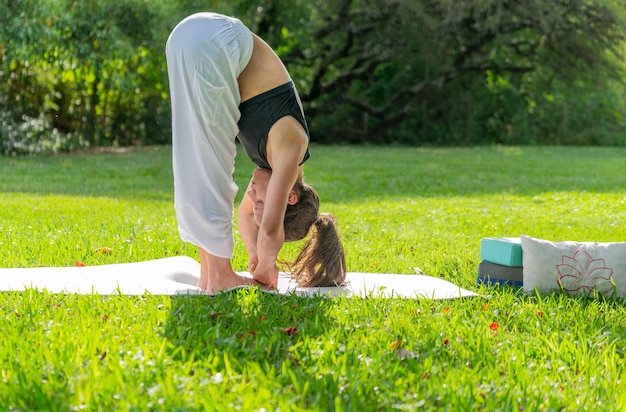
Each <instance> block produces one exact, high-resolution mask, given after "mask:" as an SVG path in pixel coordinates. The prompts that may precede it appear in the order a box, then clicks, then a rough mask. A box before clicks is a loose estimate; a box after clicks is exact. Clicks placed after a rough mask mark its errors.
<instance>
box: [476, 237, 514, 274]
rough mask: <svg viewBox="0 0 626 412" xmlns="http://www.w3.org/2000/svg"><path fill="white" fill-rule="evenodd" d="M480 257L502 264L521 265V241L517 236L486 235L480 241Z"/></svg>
mask: <svg viewBox="0 0 626 412" xmlns="http://www.w3.org/2000/svg"><path fill="white" fill-rule="evenodd" d="M480 259H481V260H483V261H486V262H491V263H495V264H498V265H504V266H519V267H521V266H522V242H521V239H520V238H518V237H499V238H493V237H486V238H483V239H481V241H480Z"/></svg>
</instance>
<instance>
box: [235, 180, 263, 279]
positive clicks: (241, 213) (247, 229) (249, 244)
mask: <svg viewBox="0 0 626 412" xmlns="http://www.w3.org/2000/svg"><path fill="white" fill-rule="evenodd" d="M248 190H249V186H248ZM248 190H246V192H247V191H248ZM237 225H238V227H239V234H240V236H241V239H242V240H243V244H244V246H245V247H246V251H247V252H248V257H249V259H248V271H249V272H251V273H252V272H254V270H255V269H256V265H257V263H258V261H259V258H258V256H257V250H256V244H257V236H258V233H259V226H258V225H257V224H256V222H255V221H254V204H253V203H252V200H251V199H250V197H249V196H248V195H247V194H244V196H243V199H242V200H241V204H240V205H239V209H237Z"/></svg>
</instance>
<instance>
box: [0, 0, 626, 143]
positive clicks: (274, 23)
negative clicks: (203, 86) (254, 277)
mask: <svg viewBox="0 0 626 412" xmlns="http://www.w3.org/2000/svg"><path fill="white" fill-rule="evenodd" d="M0 8H1V9H2V10H4V12H3V13H2V14H1V15H0V124H1V127H0V152H1V153H4V154H8V155H16V154H28V153H39V152H58V151H70V150H74V149H81V148H87V147H96V146H129V145H138V144H141V145H155V144H167V143H169V142H170V139H171V129H170V124H171V115H170V106H169V90H168V83H167V73H166V64H165V53H164V47H165V42H166V40H167V36H168V35H169V33H170V31H171V30H172V28H173V27H174V26H175V25H176V23H178V22H179V21H180V20H181V19H182V18H184V17H185V16H187V15H189V14H191V13H193V12H197V11H207V10H211V11H217V12H221V13H224V14H227V15H232V16H236V17H238V18H240V19H241V20H242V21H243V22H244V23H245V24H246V25H248V26H249V27H250V28H251V29H252V30H253V31H254V32H256V33H258V34H259V35H260V36H261V37H263V38H264V39H266V40H267V41H268V43H269V44H270V45H271V46H272V47H273V48H274V49H275V50H276V51H277V53H278V54H279V55H280V57H281V58H282V59H283V61H284V62H285V64H286V66H287V67H288V69H289V71H290V73H291V74H292V77H293V78H294V81H295V83H296V85H297V87H298V90H299V92H300V95H301V97H302V101H303V104H304V107H305V112H306V114H307V118H308V121H309V123H310V126H311V127H310V128H311V130H312V136H311V139H312V142H313V143H319V144H328V143H332V144H338V143H342V144H343V143H368V144H376V145H383V144H384V145H389V144H398V145H414V146H416V145H419V146H425V145H428V146H434V145H436V146H441V145H446V146H452V145H454V146H459V145H462V146H470V145H492V144H505V145H520V144H524V145H526V144H550V145H552V144H567V145H613V146H616V145H620V146H623V145H624V144H626V137H625V131H626V118H625V116H626V102H625V98H624V97H625V93H626V91H625V89H624V79H626V75H625V72H624V69H625V67H626V66H625V62H624V59H623V53H624V51H625V33H626V8H625V7H624V4H623V1H618V0H596V1H580V0H559V1H544V0H528V1H523V2H520V1H515V0H473V1H465V2H459V1H457V0H415V1H399V0H315V1H310V0H290V1H286V0H235V1H217V0H213V1H198V0H181V1H165V0H152V1H146V0H123V1H98V0H82V1H71V0H53V1H52V0H45V1H43V0H20V1H16V0H0Z"/></svg>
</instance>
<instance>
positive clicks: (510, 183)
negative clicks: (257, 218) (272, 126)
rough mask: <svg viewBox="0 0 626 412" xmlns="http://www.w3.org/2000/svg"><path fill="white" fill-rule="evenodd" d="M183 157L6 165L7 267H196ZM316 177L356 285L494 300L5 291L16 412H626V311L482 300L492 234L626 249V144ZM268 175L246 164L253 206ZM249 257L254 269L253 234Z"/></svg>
mask: <svg viewBox="0 0 626 412" xmlns="http://www.w3.org/2000/svg"><path fill="white" fill-rule="evenodd" d="M170 157H171V152H170V149H169V148H168V147H155V148H145V149H138V150H131V151H127V152H125V151H121V152H119V153H110V152H109V153H106V152H104V153H77V154H70V155H58V156H45V157H27V158H1V157H0V204H1V205H2V207H1V208H0V248H1V250H2V252H1V253H0V257H1V260H0V266H2V267H33V266H40V265H45V266H74V265H75V264H76V262H77V261H79V262H82V263H84V264H86V265H97V264H104V263H119V262H134V261H142V260H148V259H156V258H161V257H168V256H175V255H188V256H192V257H196V258H197V252H196V250H195V249H194V248H193V247H192V246H191V245H188V244H184V243H182V242H181V241H180V239H179V237H178V233H177V230H176V220H175V216H174V207H173V183H172V175H171V161H170ZM305 169H306V170H305V178H306V179H307V180H308V181H310V182H311V183H313V184H314V186H315V187H316V188H317V190H318V192H319V193H320V197H321V199H322V210H323V211H327V212H332V213H334V214H335V215H336V216H337V218H338V220H339V225H340V228H341V232H342V240H343V243H344V247H345V250H346V258H347V264H348V269H349V270H350V271H362V272H377V273H402V274H411V273H415V269H414V268H420V269H421V270H422V271H423V272H424V273H426V274H428V275H431V276H437V277H441V278H444V279H446V280H450V281H453V282H455V283H456V284H458V285H459V286H462V287H464V288H467V289H471V290H474V291H477V292H478V293H480V294H481V295H483V296H484V297H482V298H470V299H462V300H450V301H432V300H428V299H422V300H403V299H379V298H368V299H360V298H337V299H327V298H300V297H296V296H273V295H267V294H264V293H260V292H258V291H256V290H248V291H239V292H236V293H230V294H225V295H222V296H218V297H214V298H206V297H198V296H195V297H190V296H187V297H176V298H171V297H165V296H149V295H148V296H143V297H128V296H97V295H90V296H76V295H70V294H50V293H47V292H46V291H37V290H30V291H28V292H25V293H2V294H0V331H1V332H2V336H3V340H2V344H0V410H83V409H85V410H107V411H108V410H136V411H145V410H168V411H170V410H178V411H186V410H225V409H238V410H245V411H247V410H278V409H280V410H282V411H285V410H321V411H326V410H337V411H341V410H358V411H374V410H394V409H397V410H469V409H479V410H481V409H482V410H529V411H534V410H561V409H564V410H620V409H624V408H625V407H626V391H624V388H625V384H624V382H623V374H624V370H625V367H624V359H623V358H624V351H625V348H626V310H625V305H624V301H623V300H594V299H585V298H572V297H567V296H564V295H561V294H554V295H538V294H534V293H533V294H526V293H524V292H522V291H520V290H519V289H517V288H509V287H485V286H481V287H478V286H477V285H476V273H477V267H478V263H479V261H480V239H481V238H483V237H493V236H496V237H500V236H519V235H520V234H527V235H530V236H534V237H538V238H545V239H550V240H579V241H624V240H625V239H626V181H625V180H624V170H626V149H623V148H598V147H584V148H575V147H481V148H404V147H389V148H381V147H352V146H346V147H344V146H340V147H313V148H312V158H311V159H310V160H309V162H308V163H307V164H306V168H305ZM251 170H252V165H251V163H250V162H249V161H248V160H247V159H245V158H244V156H240V157H239V158H238V160H237V170H236V176H235V178H236V182H237V184H238V185H239V187H240V196H241V192H243V189H244V188H245V185H246V184H247V180H248V178H249V174H250V171H251ZM239 199H240V197H238V198H237V202H238V201H239ZM297 246H298V245H297V244H296V245H288V246H287V247H285V248H284V250H283V253H282V257H284V258H285V259H289V258H291V257H294V256H295V253H297ZM102 248H109V249H111V250H112V252H111V253H100V252H98V251H99V250H102ZM235 254H236V258H235V259H234V261H233V264H234V265H235V268H236V269H237V270H244V269H245V267H246V262H247V257H246V255H245V250H244V247H243V244H242V242H241V240H240V239H239V238H238V237H237V238H236V245H235Z"/></svg>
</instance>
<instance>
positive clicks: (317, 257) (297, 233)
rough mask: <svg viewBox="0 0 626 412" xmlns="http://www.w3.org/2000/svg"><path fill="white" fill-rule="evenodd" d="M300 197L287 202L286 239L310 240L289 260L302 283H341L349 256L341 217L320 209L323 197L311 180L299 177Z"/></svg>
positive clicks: (290, 240)
mask: <svg viewBox="0 0 626 412" xmlns="http://www.w3.org/2000/svg"><path fill="white" fill-rule="evenodd" d="M293 190H294V191H295V193H296V195H297V197H298V201H297V203H296V204H294V205H287V211H286V212H285V220H284V227H285V241H286V242H293V241H296V240H300V239H304V238H305V237H306V236H307V234H309V232H310V233H311V234H310V236H309V238H308V239H307V240H306V242H305V244H304V246H303V247H302V250H301V251H300V254H299V255H298V257H297V258H296V260H295V261H294V262H292V263H291V264H288V266H289V270H290V272H291V275H292V276H293V277H294V278H295V279H296V282H297V283H298V286H301V287H314V286H340V285H343V284H345V280H346V260H345V256H344V252H343V246H342V245H341V241H340V240H339V232H338V230H337V220H336V219H335V217H334V216H333V215H332V214H330V213H319V207H320V199H319V197H318V195H317V192H316V191H315V189H313V187H312V186H311V185H309V184H306V183H304V182H303V181H302V180H300V179H299V180H298V181H297V182H296V184H295V186H294V188H293Z"/></svg>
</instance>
